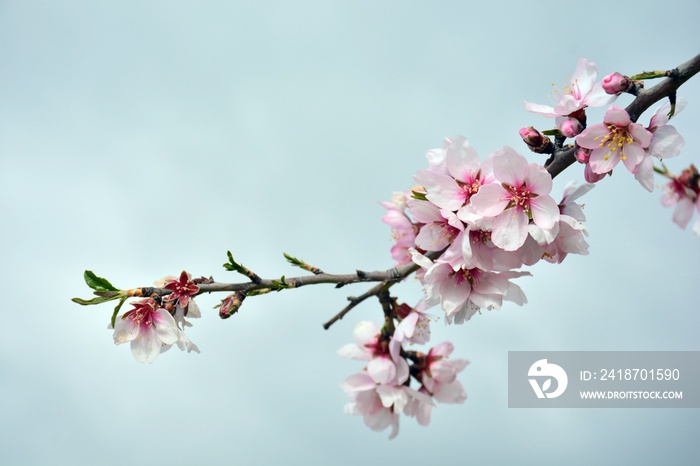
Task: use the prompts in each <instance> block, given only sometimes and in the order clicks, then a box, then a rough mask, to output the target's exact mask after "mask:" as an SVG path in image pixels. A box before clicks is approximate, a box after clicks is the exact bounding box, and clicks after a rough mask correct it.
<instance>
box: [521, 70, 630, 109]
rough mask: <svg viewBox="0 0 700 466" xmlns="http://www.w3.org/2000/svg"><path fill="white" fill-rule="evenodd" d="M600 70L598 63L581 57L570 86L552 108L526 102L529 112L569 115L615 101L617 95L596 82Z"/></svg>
mask: <svg viewBox="0 0 700 466" xmlns="http://www.w3.org/2000/svg"><path fill="white" fill-rule="evenodd" d="M597 77H598V70H597V68H596V64H595V63H593V62H589V61H588V60H586V59H585V58H581V59H579V61H578V63H577V64H576V70H575V71H574V74H573V75H572V76H571V81H570V83H569V85H568V86H565V87H564V90H563V91H561V92H560V93H559V95H558V96H557V102H556V104H555V106H554V107H553V108H552V107H550V106H548V105H539V104H533V103H530V102H527V101H526V102H525V109H526V110H527V111H528V112H532V113H537V114H540V115H543V116H546V117H549V118H554V117H556V116H568V115H571V114H572V113H575V112H577V111H579V110H583V109H585V108H586V107H602V106H604V105H607V104H609V103H611V102H612V101H614V100H615V99H616V98H617V96H616V95H608V94H606V93H605V91H604V90H603V88H602V86H601V85H600V84H596V83H595V81H596V78H597Z"/></svg>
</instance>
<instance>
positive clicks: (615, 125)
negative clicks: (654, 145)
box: [576, 105, 652, 174]
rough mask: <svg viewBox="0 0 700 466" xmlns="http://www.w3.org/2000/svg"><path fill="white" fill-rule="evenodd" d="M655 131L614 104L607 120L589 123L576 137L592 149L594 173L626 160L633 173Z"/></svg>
mask: <svg viewBox="0 0 700 466" xmlns="http://www.w3.org/2000/svg"><path fill="white" fill-rule="evenodd" d="M651 138H652V133H651V132H650V131H648V130H647V129H645V128H644V127H643V126H642V125H639V124H637V123H632V121H631V120H630V117H629V115H628V114H627V112H626V111H625V110H624V109H622V108H619V107H615V106H614V105H613V106H612V107H610V108H609V109H608V111H607V112H605V117H604V118H603V123H601V124H597V125H593V126H589V127H588V128H586V129H585V130H584V131H583V132H582V133H581V134H579V135H578V136H577V137H576V143H577V144H578V145H579V146H581V147H583V148H586V149H591V156H590V160H589V162H588V163H589V164H590V166H591V169H592V170H593V172H594V173H598V174H604V173H608V172H609V171H611V170H612V169H613V168H615V166H617V164H618V163H619V162H620V161H622V162H623V163H624V164H625V166H626V167H627V169H628V170H629V171H630V173H634V172H635V168H636V167H637V165H639V164H640V163H641V162H642V160H643V159H644V155H645V153H644V149H646V148H647V147H649V144H650V143H651Z"/></svg>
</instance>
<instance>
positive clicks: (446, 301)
mask: <svg viewBox="0 0 700 466" xmlns="http://www.w3.org/2000/svg"><path fill="white" fill-rule="evenodd" d="M471 291H472V287H471V285H470V284H469V282H468V281H466V280H464V281H463V282H462V283H460V284H459V285H457V284H455V283H454V282H453V281H452V280H445V281H444V282H442V283H441V284H440V302H441V304H442V310H443V311H445V314H447V315H451V314H454V313H455V312H457V311H459V309H460V308H461V307H462V306H464V304H465V303H466V302H467V299H468V298H469V294H470V293H471Z"/></svg>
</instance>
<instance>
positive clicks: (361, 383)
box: [340, 372, 377, 393]
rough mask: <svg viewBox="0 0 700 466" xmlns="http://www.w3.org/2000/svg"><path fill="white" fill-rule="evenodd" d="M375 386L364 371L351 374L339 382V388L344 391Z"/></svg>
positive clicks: (358, 390) (367, 388)
mask: <svg viewBox="0 0 700 466" xmlns="http://www.w3.org/2000/svg"><path fill="white" fill-rule="evenodd" d="M376 386H377V384H376V383H375V382H374V380H372V377H370V376H369V375H368V374H367V373H366V372H360V373H359V374H354V375H351V376H350V377H348V378H347V379H345V380H344V381H343V383H341V384H340V388H342V389H343V390H344V391H345V392H346V393H349V392H360V391H362V392H363V391H366V390H373V389H374V388H375V387H376Z"/></svg>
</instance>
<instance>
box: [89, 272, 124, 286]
mask: <svg viewBox="0 0 700 466" xmlns="http://www.w3.org/2000/svg"><path fill="white" fill-rule="evenodd" d="M83 277H84V278H85V283H87V286H89V287H90V288H92V289H93V290H97V291H119V288H116V287H115V286H114V285H112V284H111V283H109V281H108V280H107V279H106V278H102V277H98V276H97V275H95V274H94V273H93V272H92V271H91V270H86V271H85V273H84V274H83Z"/></svg>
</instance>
